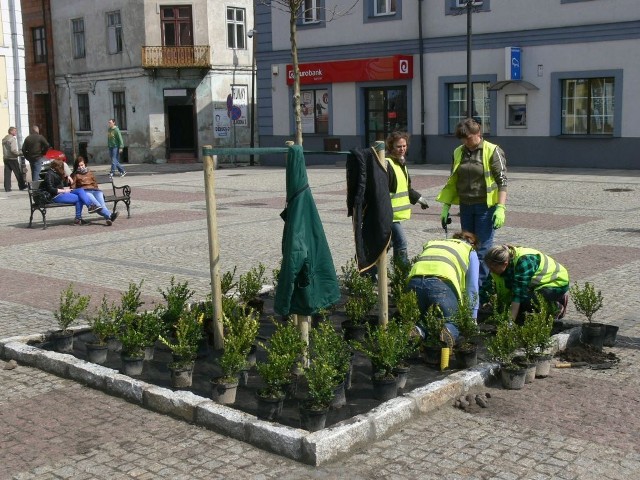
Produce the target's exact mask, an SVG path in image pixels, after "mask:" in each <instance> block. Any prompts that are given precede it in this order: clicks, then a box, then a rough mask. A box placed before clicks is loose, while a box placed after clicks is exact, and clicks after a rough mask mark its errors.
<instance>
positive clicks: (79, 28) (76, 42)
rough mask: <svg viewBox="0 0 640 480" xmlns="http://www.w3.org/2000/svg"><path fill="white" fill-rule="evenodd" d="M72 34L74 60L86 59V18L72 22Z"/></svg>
mask: <svg viewBox="0 0 640 480" xmlns="http://www.w3.org/2000/svg"><path fill="white" fill-rule="evenodd" d="M71 32H72V33H73V58H84V56H85V52H84V18H74V19H73V20H71Z"/></svg>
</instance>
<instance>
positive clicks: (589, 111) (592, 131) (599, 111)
mask: <svg viewBox="0 0 640 480" xmlns="http://www.w3.org/2000/svg"><path fill="white" fill-rule="evenodd" d="M614 87H615V81H614V78H613V77H601V78H572V79H565V80H562V120H561V125H562V126H561V133H562V135H612V134H613V129H614V106H615V105H614V92H615V88H614Z"/></svg>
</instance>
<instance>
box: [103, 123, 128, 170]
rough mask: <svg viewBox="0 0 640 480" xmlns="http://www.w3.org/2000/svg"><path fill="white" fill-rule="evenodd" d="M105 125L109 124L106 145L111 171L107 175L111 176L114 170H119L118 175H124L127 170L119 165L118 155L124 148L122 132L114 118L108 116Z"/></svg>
mask: <svg viewBox="0 0 640 480" xmlns="http://www.w3.org/2000/svg"><path fill="white" fill-rule="evenodd" d="M107 125H108V126H109V130H107V146H108V147H109V156H110V157H111V172H110V173H109V176H110V177H113V175H114V174H115V173H116V170H118V172H120V176H121V177H124V176H125V175H126V174H127V172H125V170H124V168H123V167H122V165H120V155H121V154H122V149H123V148H124V141H123V140H122V134H121V133H120V129H119V128H118V126H117V125H116V121H115V119H113V118H110V119H109V122H107Z"/></svg>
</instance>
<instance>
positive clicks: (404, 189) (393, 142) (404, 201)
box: [385, 132, 429, 263]
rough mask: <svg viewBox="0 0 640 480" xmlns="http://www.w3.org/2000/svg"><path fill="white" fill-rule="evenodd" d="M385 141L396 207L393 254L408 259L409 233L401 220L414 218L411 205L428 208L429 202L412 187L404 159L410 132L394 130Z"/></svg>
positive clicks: (392, 197)
mask: <svg viewBox="0 0 640 480" xmlns="http://www.w3.org/2000/svg"><path fill="white" fill-rule="evenodd" d="M385 144H386V149H387V155H388V156H387V163H388V168H387V173H388V174H389V193H390V194H391V207H392V208H393V225H392V227H391V243H392V244H393V256H394V257H396V258H400V259H402V260H403V261H404V262H405V263H409V256H408V254H407V237H406V236H405V234H404V230H403V229H402V222H404V221H405V220H409V218H411V205H415V204H416V203H419V204H420V206H421V207H422V209H423V210H424V209H425V208H429V205H428V204H427V200H426V199H425V198H424V197H423V196H422V195H421V194H420V193H419V192H417V191H415V190H414V189H413V188H411V177H410V176H409V171H408V170H407V164H406V162H405V156H406V154H407V149H408V148H409V134H408V133H407V132H393V133H391V134H390V135H389V136H388V137H387V140H386V141H385Z"/></svg>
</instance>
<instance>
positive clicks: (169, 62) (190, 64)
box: [142, 45, 211, 68]
mask: <svg viewBox="0 0 640 480" xmlns="http://www.w3.org/2000/svg"><path fill="white" fill-rule="evenodd" d="M210 66H211V54H210V47H209V45H192V46H187V47H142V67H143V68H194V67H195V68H198V67H210Z"/></svg>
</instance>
